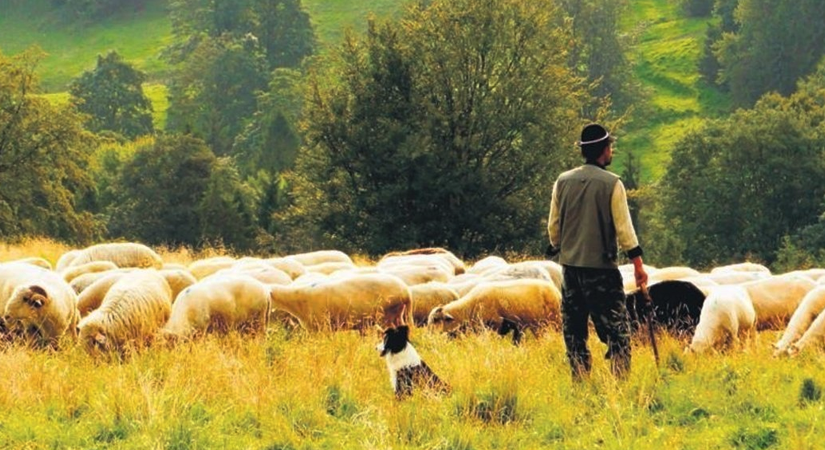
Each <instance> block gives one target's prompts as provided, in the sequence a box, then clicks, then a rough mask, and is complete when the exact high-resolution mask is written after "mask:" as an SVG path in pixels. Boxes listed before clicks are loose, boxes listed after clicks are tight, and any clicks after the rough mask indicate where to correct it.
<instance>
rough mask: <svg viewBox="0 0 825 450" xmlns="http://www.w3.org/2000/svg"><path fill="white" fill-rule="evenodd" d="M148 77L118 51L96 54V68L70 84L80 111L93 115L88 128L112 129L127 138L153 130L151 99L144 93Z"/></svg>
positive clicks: (71, 92) (72, 94) (73, 98)
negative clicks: (102, 54)
mask: <svg viewBox="0 0 825 450" xmlns="http://www.w3.org/2000/svg"><path fill="white" fill-rule="evenodd" d="M144 81H146V76H145V75H144V74H143V72H141V71H139V70H137V69H135V68H134V67H133V66H132V65H131V64H129V63H127V62H125V61H123V58H121V56H120V55H119V54H118V53H117V52H115V51H112V52H109V53H108V54H107V55H106V56H98V57H97V67H95V69H94V70H92V71H86V72H84V73H83V74H82V75H81V76H80V77H78V78H77V79H75V80H74V81H73V82H72V84H71V86H69V93H70V94H71V96H72V100H73V101H74V102H75V104H76V105H77V108H78V110H80V111H81V112H83V113H86V114H88V115H89V117H90V121H89V125H88V126H89V129H90V130H92V131H95V132H100V131H103V130H110V131H114V132H117V133H120V134H122V135H124V136H126V137H128V138H135V137H137V136H140V135H144V134H151V133H153V132H154V127H153V125H152V102H150V101H149V99H148V98H147V97H146V95H145V94H144V93H143V86H142V85H143V82H144Z"/></svg>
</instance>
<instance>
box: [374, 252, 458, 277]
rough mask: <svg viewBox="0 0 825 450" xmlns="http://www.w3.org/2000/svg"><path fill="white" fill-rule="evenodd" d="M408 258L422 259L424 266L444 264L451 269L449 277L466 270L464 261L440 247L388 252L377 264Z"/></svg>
mask: <svg viewBox="0 0 825 450" xmlns="http://www.w3.org/2000/svg"><path fill="white" fill-rule="evenodd" d="M408 258H423V259H422V261H424V264H425V265H430V264H432V261H433V260H438V261H443V262H446V263H447V264H448V265H449V267H451V268H452V270H451V271H450V274H451V275H461V274H462V273H464V272H465V271H466V270H467V267H466V266H465V264H464V261H462V260H461V259H459V258H458V257H457V256H455V255H454V254H453V253H452V252H450V251H449V250H446V249H443V248H441V247H427V248H417V249H413V250H407V251H403V252H390V253H387V254H386V255H384V256H383V257H382V258H381V260H380V261H379V262H378V264H379V265H381V264H387V263H389V262H391V261H392V260H398V259H400V260H405V259H406V261H410V259H408Z"/></svg>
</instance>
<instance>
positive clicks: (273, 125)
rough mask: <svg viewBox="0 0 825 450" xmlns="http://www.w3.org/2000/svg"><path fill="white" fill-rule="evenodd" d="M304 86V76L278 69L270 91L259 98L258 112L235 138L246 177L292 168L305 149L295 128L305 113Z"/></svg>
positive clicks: (237, 157)
mask: <svg viewBox="0 0 825 450" xmlns="http://www.w3.org/2000/svg"><path fill="white" fill-rule="evenodd" d="M302 83H303V79H302V75H301V73H300V72H298V71H296V70H294V69H276V70H275V71H274V73H273V74H272V77H271V79H270V82H269V89H268V90H267V91H266V92H262V93H260V94H259V95H258V103H257V104H258V106H257V110H256V111H255V114H254V115H253V116H252V119H251V120H250V121H249V123H248V124H247V125H246V128H244V130H243V132H242V133H241V134H239V135H238V137H237V138H235V143H234V147H233V150H232V153H233V154H234V155H235V159H236V160H237V162H238V168H239V170H240V171H241V174H242V175H250V174H253V173H256V172H257V171H259V170H262V169H263V170H268V171H273V172H281V171H283V170H286V169H289V168H292V166H293V164H294V162H295V155H296V154H297V152H298V148H299V147H300V145H301V137H300V135H299V133H298V130H297V129H296V126H295V124H297V123H298V117H299V114H300V111H301V100H302V99H301V86H302Z"/></svg>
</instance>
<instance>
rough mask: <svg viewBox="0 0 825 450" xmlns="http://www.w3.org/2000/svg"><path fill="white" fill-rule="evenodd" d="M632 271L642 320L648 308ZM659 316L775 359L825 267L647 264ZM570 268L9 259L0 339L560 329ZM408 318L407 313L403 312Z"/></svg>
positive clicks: (711, 343)
mask: <svg viewBox="0 0 825 450" xmlns="http://www.w3.org/2000/svg"><path fill="white" fill-rule="evenodd" d="M620 270H621V272H622V275H623V276H624V277H625V280H627V281H626V285H625V290H626V292H627V294H628V308H629V310H630V312H631V317H633V318H634V321H635V322H636V323H637V324H638V321H640V320H642V316H647V313H645V311H644V308H646V307H650V305H648V304H646V303H645V302H641V301H640V300H639V295H640V294H639V293H638V292H636V286H635V282H634V281H633V273H632V270H630V268H629V267H626V266H622V267H620ZM648 273H649V274H650V281H649V284H650V294H651V296H652V297H653V304H652V307H653V310H652V311H648V312H649V313H652V314H653V317H655V319H656V321H657V322H659V324H660V325H661V326H663V327H667V329H669V330H671V329H672V330H676V331H681V332H686V333H689V334H688V336H690V338H691V342H690V345H689V347H688V348H689V349H690V350H691V351H694V352H702V351H705V350H707V349H710V348H719V347H722V346H725V345H727V344H729V343H731V342H736V341H738V340H739V339H740V338H742V337H746V336H750V335H752V334H753V333H755V332H756V330H760V329H768V328H773V329H777V328H778V327H786V329H785V333H784V335H783V336H782V337H781V339H780V340H779V341H778V342H777V343H776V351H777V353H785V352H787V353H791V354H794V353H797V352H799V351H800V350H802V349H803V348H805V347H807V346H809V345H811V344H814V343H821V342H823V340H825V313H823V310H825V269H809V270H805V271H797V272H792V273H787V274H781V275H773V274H771V273H770V271H769V270H768V269H767V268H765V267H764V266H761V265H758V264H753V263H741V264H734V265H729V266H725V267H718V268H715V269H713V270H712V271H710V272H707V273H700V272H699V271H696V270H694V269H691V268H688V267H668V268H661V269H657V268H654V267H648ZM561 282H562V272H561V267H560V266H559V265H558V264H556V263H554V262H552V261H546V260H533V261H522V262H516V263H513V262H508V261H506V260H504V259H503V258H500V257H497V256H490V257H487V258H484V259H482V260H480V261H478V262H476V263H474V264H472V265H468V264H465V263H464V262H463V261H461V260H460V259H459V258H457V257H456V256H455V255H453V254H452V253H450V252H449V251H447V250H444V249H439V248H430V249H418V250H411V251H407V252H396V253H391V254H387V255H385V256H384V257H382V258H381V259H380V260H379V261H378V262H377V263H375V264H370V265H356V264H355V263H354V262H353V260H352V259H351V258H350V256H348V255H347V254H345V253H343V252H340V251H336V250H323V251H315V252H309V253H302V254H296V255H289V256H284V257H277V258H253V257H244V258H233V257H228V256H221V257H214V258H208V259H202V260H196V261H194V262H192V263H190V264H188V265H186V266H184V265H181V264H170V263H164V261H163V260H162V258H161V257H160V256H159V255H158V254H157V253H156V252H155V251H154V250H152V249H151V248H149V247H147V246H145V245H142V244H138V243H106V244H99V245H94V246H91V247H87V248H84V249H77V250H71V251H69V252H66V253H65V254H63V255H62V256H61V257H60V259H59V260H58V261H57V263H56V264H55V266H54V268H52V266H51V264H50V263H49V262H48V261H46V260H44V259H42V258H27V259H22V260H17V261H11V262H6V263H3V264H0V311H2V313H3V316H2V321H0V334H2V335H3V336H4V338H5V339H6V340H23V341H25V342H28V343H32V344H36V345H50V346H56V345H57V343H58V342H59V341H60V340H61V339H63V337H64V335H68V336H70V337H72V338H74V339H76V340H78V341H79V342H80V343H81V345H83V346H84V348H85V349H86V350H88V351H89V352H90V353H92V354H98V353H109V352H119V353H123V352H125V351H128V350H130V349H133V348H140V347H144V346H146V345H148V344H150V343H152V342H153V341H155V340H158V339H161V340H166V341H172V342H174V341H177V340H180V339H192V338H196V337H197V336H199V335H202V334H204V333H226V332H228V331H231V330H236V331H241V332H252V333H254V332H262V331H264V330H266V328H267V326H269V324H270V322H273V321H276V322H279V323H284V324H292V325H299V326H301V327H304V328H306V329H308V330H340V329H361V330H363V329H365V328H367V327H372V326H374V325H376V324H380V325H382V326H384V327H388V326H391V325H392V324H396V323H399V322H410V323H414V324H416V325H418V326H425V325H426V326H430V327H432V328H434V329H438V330H442V331H445V332H454V331H458V330H460V329H464V330H468V329H473V328H474V327H491V328H493V329H495V330H497V331H499V332H500V333H501V334H507V333H508V332H510V331H511V330H512V331H513V334H514V335H513V339H514V341H515V342H518V341H519V339H520V338H521V336H522V334H523V333H524V332H525V331H527V330H529V331H531V332H532V333H533V334H535V335H540V334H541V333H542V332H544V331H546V330H555V331H558V330H559V329H560V328H561V314H560V304H561ZM402 314H403V315H404V317H400V316H401V315H402Z"/></svg>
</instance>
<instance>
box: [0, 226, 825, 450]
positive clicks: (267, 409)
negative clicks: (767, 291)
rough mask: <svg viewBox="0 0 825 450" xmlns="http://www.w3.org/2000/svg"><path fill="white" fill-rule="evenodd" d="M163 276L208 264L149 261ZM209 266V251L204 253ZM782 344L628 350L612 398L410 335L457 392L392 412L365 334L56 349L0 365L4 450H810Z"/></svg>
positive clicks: (815, 365) (173, 256) (530, 350)
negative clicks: (170, 269)
mask: <svg viewBox="0 0 825 450" xmlns="http://www.w3.org/2000/svg"><path fill="white" fill-rule="evenodd" d="M66 250H68V247H65V246H63V245H60V244H56V243H54V242H51V241H47V240H31V241H27V242H24V243H22V244H18V245H3V246H2V247H0V261H8V260H11V259H16V258H21V257H28V256H40V257H43V258H46V259H47V260H49V261H51V262H52V263H54V262H55V261H56V260H57V258H58V257H59V256H60V254H62V252H64V251H66ZM159 253H160V254H161V255H162V256H163V257H164V259H165V260H167V261H169V262H181V263H187V262H189V261H191V260H193V259H196V258H199V257H202V256H210V255H211V254H210V252H207V253H206V254H201V253H198V254H195V253H192V252H189V251H186V250H163V249H161V251H160V252H159ZM212 253H220V251H217V250H215V251H213V252H212ZM780 333H781V331H771V332H763V333H760V334H759V335H758V337H757V338H756V339H755V340H754V341H751V342H749V343H747V344H745V345H744V347H743V348H740V349H737V350H735V351H732V352H729V353H727V354H709V355H704V356H693V355H684V356H683V354H682V348H683V346H684V344H685V343H684V342H679V341H677V340H674V339H672V338H670V337H668V336H665V335H660V336H659V349H660V352H661V354H662V364H661V366H660V367H658V368H657V367H656V365H655V363H654V360H653V355H652V352H651V350H650V348H649V347H648V346H647V345H646V344H645V342H644V341H642V340H637V341H635V342H634V344H635V347H634V353H633V371H632V374H631V376H630V378H629V379H628V380H627V381H624V382H616V381H615V380H613V379H612V377H611V376H610V375H609V370H608V367H607V365H606V363H605V361H604V360H602V359H601V358H600V356H601V355H602V354H603V353H604V351H605V347H604V345H602V344H601V343H599V342H598V340H597V339H596V338H595V333H594V334H593V337H592V339H591V350H592V351H593V354H594V370H593V376H592V377H591V379H590V380H589V381H587V382H585V383H582V384H573V383H572V382H571V380H570V377H569V373H568V369H567V363H566V360H565V357H564V344H563V341H562V338H561V335H560V333H558V332H549V333H547V334H545V335H544V336H542V337H541V338H539V339H537V338H535V337H533V336H532V335H529V334H528V335H527V336H526V338H525V340H524V341H523V343H522V345H521V346H519V347H515V346H514V345H513V344H512V343H511V341H510V340H509V339H502V338H501V337H499V336H497V335H496V334H494V333H483V334H479V335H468V336H464V337H460V338H457V339H449V338H448V337H447V336H445V335H442V334H438V333H435V332H431V331H429V330H427V329H421V328H419V329H415V330H413V335H412V341H413V343H414V345H415V347H416V349H417V350H418V352H419V354H421V356H422V358H423V359H424V360H425V361H426V362H427V363H428V365H429V366H430V367H431V368H432V369H433V370H434V371H435V372H436V373H437V374H438V375H439V376H440V377H441V378H442V379H444V380H445V381H447V382H448V383H449V384H450V385H451V386H452V393H451V394H448V395H444V396H438V395H435V394H431V393H427V392H419V393H417V394H415V395H414V396H413V397H412V398H409V399H408V400H405V401H397V400H396V399H395V397H394V395H393V392H392V390H391V388H390V384H389V380H388V375H387V370H386V367H385V364H384V361H383V360H382V359H381V358H379V356H378V353H377V351H376V350H375V345H376V344H377V343H378V342H379V338H380V336H379V334H378V332H377V331H375V332H369V333H367V334H365V335H360V334H359V333H357V332H338V333H331V332H330V333H308V332H306V331H303V330H300V329H298V330H287V329H284V328H281V327H280V326H278V325H271V326H270V329H269V331H268V333H267V334H266V335H265V336H264V335H259V336H254V337H249V336H241V335H230V336H226V337H214V336H212V337H207V338H205V339H202V340H198V341H195V342H189V343H184V344H181V345H180V346H178V347H175V348H168V347H152V348H148V349H145V350H144V351H142V352H140V353H139V354H136V355H134V356H132V357H130V358H128V359H125V360H122V361H108V362H107V361H98V360H94V359H93V358H91V357H90V356H88V355H87V354H86V353H85V351H84V350H83V349H82V348H80V347H78V346H75V345H74V344H73V343H72V342H71V341H68V340H65V341H63V342H62V343H61V348H60V350H32V349H28V348H24V347H21V346H16V345H15V346H11V347H6V348H3V349H2V350H0V373H2V388H0V448H3V449H18V448H19V449H40V448H43V449H46V448H48V449H62V448H84V449H85V448H101V449H102V448H130V449H131V448H133V449H152V448H157V449H161V448H163V449H211V448H219V449H247V448H249V449H316V448H318V449H412V448H416V449H418V448H420V449H540V448H559V449H582V448H597V449H648V448H649V449H659V448H665V449H713V448H719V449H729V448H742V449H759V448H792V449H815V448H823V447H825V444H822V440H821V436H823V435H825V414H823V405H825V401H823V399H822V390H821V387H822V386H823V385H825V357H823V356H825V354H823V353H822V351H821V350H812V351H810V352H807V353H803V354H801V355H800V356H799V357H797V358H794V359H773V358H772V357H771V344H772V343H773V342H774V341H775V340H776V339H777V338H778V335H779V334H780Z"/></svg>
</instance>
